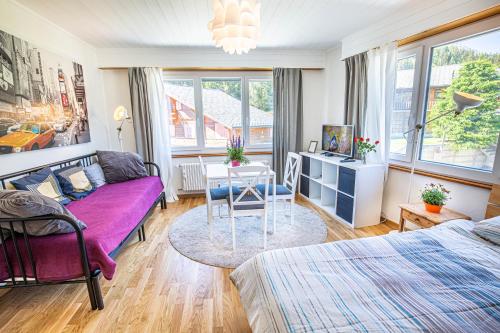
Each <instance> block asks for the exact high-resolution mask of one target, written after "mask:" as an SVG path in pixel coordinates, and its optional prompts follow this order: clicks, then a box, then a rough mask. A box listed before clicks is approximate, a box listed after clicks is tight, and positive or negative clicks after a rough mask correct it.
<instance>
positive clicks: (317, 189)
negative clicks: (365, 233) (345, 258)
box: [299, 153, 384, 228]
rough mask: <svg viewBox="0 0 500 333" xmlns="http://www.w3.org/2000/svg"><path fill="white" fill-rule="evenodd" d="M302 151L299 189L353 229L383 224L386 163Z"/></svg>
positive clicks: (303, 194)
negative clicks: (364, 161) (348, 160)
mask: <svg viewBox="0 0 500 333" xmlns="http://www.w3.org/2000/svg"><path fill="white" fill-rule="evenodd" d="M300 154H301V155H302V171H301V174H300V182H299V184H300V185H299V192H300V194H301V195H302V196H303V197H304V198H306V199H307V200H309V201H310V202H311V203H313V204H314V205H316V206H318V207H319V208H321V209H323V210H324V211H325V212H326V213H327V214H329V215H331V216H332V217H333V218H335V219H336V220H338V221H341V222H343V223H345V224H348V225H349V226H351V227H353V228H359V227H365V226H370V225H375V224H378V223H380V213H381V210H382V194H383V184H384V166H383V165H382V164H362V162H361V161H356V162H350V163H342V162H340V161H341V160H342V158H340V157H326V156H323V155H320V154H311V153H300Z"/></svg>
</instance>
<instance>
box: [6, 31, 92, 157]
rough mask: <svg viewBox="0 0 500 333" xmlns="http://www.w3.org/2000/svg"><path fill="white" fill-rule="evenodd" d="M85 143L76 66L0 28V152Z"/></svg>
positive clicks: (84, 110)
mask: <svg viewBox="0 0 500 333" xmlns="http://www.w3.org/2000/svg"><path fill="white" fill-rule="evenodd" d="M87 142H90V131H89V122H88V110H87V99H86V86H85V81H84V79H83V67H82V65H80V64H79V63H77V62H75V61H73V60H72V59H70V58H67V57H65V56H60V55H57V54H53V53H52V52H49V51H47V50H44V49H42V48H39V47H38V46H36V45H35V44H32V43H31V42H28V41H26V40H24V39H21V38H18V37H16V36H14V35H11V34H9V33H7V32H5V31H2V30H0V155H2V154H11V153H20V152H25V151H30V150H38V149H47V148H51V147H62V146H70V145H75V144H81V143H87Z"/></svg>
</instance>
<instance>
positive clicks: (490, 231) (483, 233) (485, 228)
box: [472, 216, 500, 245]
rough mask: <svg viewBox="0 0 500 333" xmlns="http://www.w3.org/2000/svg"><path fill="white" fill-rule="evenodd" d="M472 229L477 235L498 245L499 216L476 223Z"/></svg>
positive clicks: (499, 239) (499, 232) (499, 240)
mask: <svg viewBox="0 0 500 333" xmlns="http://www.w3.org/2000/svg"><path fill="white" fill-rule="evenodd" d="M472 231H473V232H474V233H475V234H476V235H478V236H479V237H481V238H484V239H486V240H489V241H490V242H492V243H495V244H496V245H500V216H497V217H493V218H491V219H487V220H483V221H481V222H478V223H476V225H475V226H474V229H472Z"/></svg>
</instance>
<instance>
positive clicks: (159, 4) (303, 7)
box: [17, 0, 419, 49]
mask: <svg viewBox="0 0 500 333" xmlns="http://www.w3.org/2000/svg"><path fill="white" fill-rule="evenodd" d="M17 2H18V3H21V4H23V5H25V6H26V7H28V8H30V9H32V10H33V11H35V12H37V13H38V14H40V15H42V16H44V17H46V18H47V19H49V20H50V21H52V22H54V23H55V24H57V25H59V26H60V27H62V28H64V29H65V30H67V31H69V32H71V33H73V34H74V35H76V36H78V37H80V38H81V39H83V40H85V41H87V42H88V43H90V44H92V45H94V46H96V47H106V48H108V47H109V48H114V47H159V46H210V45H212V41H211V39H210V35H209V33H208V30H207V23H208V21H209V20H210V19H211V15H212V1H211V0H17ZM261 3H262V12H261V16H262V20H261V21H262V23H261V24H262V27H261V38H260V40H259V42H258V47H268V48H317V49H326V48H330V47H332V46H334V45H335V44H337V43H338V42H339V41H340V40H341V39H342V38H343V37H345V36H346V35H348V34H350V33H353V32H355V31H357V30H360V29H362V28H365V27H366V26H368V25H370V24H373V23H375V22H377V21H379V20H382V19H384V18H385V17H387V16H388V15H391V14H394V13H395V12H397V11H401V10H405V9H409V8H410V7H413V8H414V7H415V5H417V4H419V1H416V0H413V1H412V0H261Z"/></svg>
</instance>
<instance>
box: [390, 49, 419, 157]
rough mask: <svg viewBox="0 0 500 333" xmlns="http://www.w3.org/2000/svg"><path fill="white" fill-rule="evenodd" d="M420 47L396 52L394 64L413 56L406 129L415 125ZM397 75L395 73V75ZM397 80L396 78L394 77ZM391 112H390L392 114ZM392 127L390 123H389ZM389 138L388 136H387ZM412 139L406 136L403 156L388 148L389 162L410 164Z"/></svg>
mask: <svg viewBox="0 0 500 333" xmlns="http://www.w3.org/2000/svg"><path fill="white" fill-rule="evenodd" d="M422 53H423V47H422V46H417V47H415V46H412V47H407V48H402V49H401V50H398V54H397V57H396V62H397V61H399V60H400V59H405V58H410V57H412V56H415V72H414V75H413V87H412V95H411V109H410V117H409V119H408V129H412V128H415V125H416V124H417V113H418V102H419V87H420V73H421V68H422ZM396 75H397V73H396ZM396 79H397V76H396ZM392 111H393V110H391V112H392ZM391 126H392V123H391ZM389 138H390V135H389ZM413 139H414V135H412V133H408V134H407V140H406V153H405V154H397V153H392V152H390V147H389V158H390V159H391V160H397V161H402V162H408V163H411V160H412V156H413V155H414V151H413V150H412V148H413Z"/></svg>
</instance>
